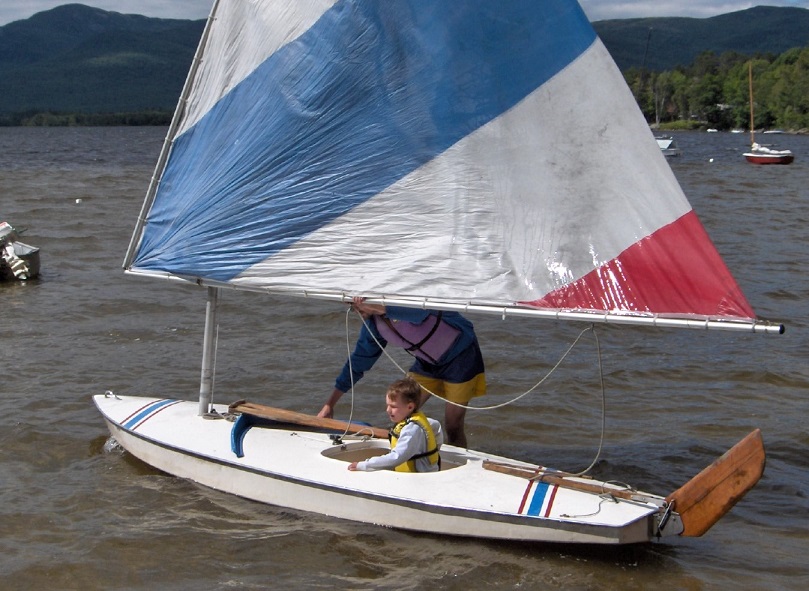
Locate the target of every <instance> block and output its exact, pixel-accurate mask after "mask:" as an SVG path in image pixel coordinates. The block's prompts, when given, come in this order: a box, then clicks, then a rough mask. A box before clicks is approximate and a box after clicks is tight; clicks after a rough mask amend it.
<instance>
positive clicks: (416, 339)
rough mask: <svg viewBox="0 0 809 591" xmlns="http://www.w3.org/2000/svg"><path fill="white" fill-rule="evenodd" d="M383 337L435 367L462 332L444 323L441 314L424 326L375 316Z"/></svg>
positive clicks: (423, 323)
mask: <svg viewBox="0 0 809 591" xmlns="http://www.w3.org/2000/svg"><path fill="white" fill-rule="evenodd" d="M374 323H375V324H376V329H377V330H378V331H379V334H380V335H382V338H384V339H385V340H386V341H387V342H388V343H391V344H392V345H395V346H397V347H401V348H402V349H404V350H405V351H407V352H408V353H410V354H411V355H413V356H414V357H418V358H419V359H421V360H422V361H426V362H427V363H430V364H433V365H435V364H436V363H438V360H439V359H441V357H443V356H444V354H445V353H446V352H447V351H449V349H450V347H452V345H453V344H454V343H455V341H456V340H457V338H458V335H460V334H461V331H460V330H458V329H457V328H455V327H453V326H450V325H449V324H447V323H446V322H444V321H443V320H441V312H439V313H438V314H437V315H432V314H431V315H430V316H428V317H427V319H426V320H425V321H424V322H422V323H421V324H413V323H412V322H406V321H404V320H399V321H396V320H390V319H389V318H387V317H385V316H374Z"/></svg>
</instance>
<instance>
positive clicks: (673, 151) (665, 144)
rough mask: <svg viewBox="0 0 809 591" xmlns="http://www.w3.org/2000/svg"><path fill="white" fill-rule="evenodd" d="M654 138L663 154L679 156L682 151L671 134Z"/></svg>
mask: <svg viewBox="0 0 809 591" xmlns="http://www.w3.org/2000/svg"><path fill="white" fill-rule="evenodd" d="M655 140H657V145H658V146H659V147H660V151H661V152H662V153H663V156H667V157H673V156H680V155H681V154H682V153H683V151H682V150H681V149H680V146H678V145H677V141H676V140H675V139H674V138H673V137H671V136H666V137H663V136H655Z"/></svg>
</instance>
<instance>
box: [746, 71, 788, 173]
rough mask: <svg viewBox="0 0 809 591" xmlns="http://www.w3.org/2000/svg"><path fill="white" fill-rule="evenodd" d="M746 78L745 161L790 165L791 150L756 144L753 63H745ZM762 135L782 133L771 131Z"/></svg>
mask: <svg viewBox="0 0 809 591" xmlns="http://www.w3.org/2000/svg"><path fill="white" fill-rule="evenodd" d="M747 78H748V84H749V86H750V151H749V152H745V153H744V157H745V159H746V160H747V161H748V162H749V163H751V164H792V162H793V161H794V160H795V155H794V154H793V153H792V151H791V150H773V149H771V148H769V147H767V146H762V145H761V144H759V143H757V142H756V131H755V129H756V126H755V123H754V122H753V62H748V63H747ZM764 133H783V131H780V130H771V131H765V132H764Z"/></svg>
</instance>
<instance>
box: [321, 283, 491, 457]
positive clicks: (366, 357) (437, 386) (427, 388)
mask: <svg viewBox="0 0 809 591" xmlns="http://www.w3.org/2000/svg"><path fill="white" fill-rule="evenodd" d="M352 307H353V308H354V309H355V310H356V311H357V312H359V313H360V315H361V316H362V317H363V319H364V320H365V322H364V323H363V326H362V329H360V335H359V337H358V339H357V343H356V345H355V347H354V351H353V352H352V353H351V358H350V364H349V362H348V361H346V363H345V365H344V366H343V371H342V372H341V373H340V375H339V376H338V377H337V380H336V381H335V385H334V390H333V391H332V393H331V396H330V397H329V399H328V400H327V401H326V404H325V405H324V406H323V408H322V409H321V411H320V413H318V416H319V417H323V418H332V417H333V415H334V407H335V405H336V404H337V401H338V400H340V397H341V396H342V395H343V394H344V393H345V392H347V391H348V390H349V389H350V388H351V385H352V383H356V382H358V381H359V380H360V379H361V378H362V376H363V375H364V374H365V372H366V371H368V370H370V369H371V368H372V367H373V365H374V363H376V360H377V359H379V357H380V356H381V355H382V348H383V347H385V346H386V345H387V344H388V343H390V344H392V345H395V346H397V347H401V348H403V349H404V350H405V351H407V352H408V353H410V354H411V355H412V356H413V357H414V360H413V365H412V366H411V367H410V371H409V374H408V375H409V376H410V377H412V378H413V379H415V380H416V381H417V382H418V383H419V384H421V386H422V387H423V389H424V392H423V393H422V400H421V404H420V405H419V407H420V406H421V405H423V404H424V402H425V401H426V400H427V398H429V396H430V394H435V395H437V396H439V397H441V398H443V399H444V400H446V401H447V403H446V407H445V410H444V426H445V428H446V432H447V440H448V441H449V443H451V444H453V445H457V446H459V447H467V443H466V433H465V432H464V419H465V417H466V405H468V403H469V401H470V400H472V398H475V397H477V396H482V395H483V394H485V393H486V376H485V374H484V367H483V355H482V353H481V352H480V346H479V345H478V339H477V335H476V334H475V330H474V327H473V326H472V323H471V322H469V320H467V319H466V318H464V317H463V316H461V315H460V314H459V313H457V312H439V311H436V310H422V309H416V308H404V307H400V306H383V305H380V304H368V303H366V302H365V301H364V298H354V301H353V304H352Z"/></svg>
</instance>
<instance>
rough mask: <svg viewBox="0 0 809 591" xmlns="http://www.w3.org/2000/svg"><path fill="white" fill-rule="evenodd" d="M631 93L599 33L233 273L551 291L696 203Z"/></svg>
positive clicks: (445, 290) (508, 296)
mask: <svg viewBox="0 0 809 591" xmlns="http://www.w3.org/2000/svg"><path fill="white" fill-rule="evenodd" d="M588 87H591V88H597V89H599V91H598V93H590V92H582V89H583V88H588ZM559 96H565V97H570V98H569V100H564V101H561V100H554V99H555V97H559ZM627 101H633V99H632V97H631V95H630V94H629V91H628V89H626V85H625V84H624V82H623V78H622V76H621V74H620V72H619V71H618V70H617V68H616V67H615V65H614V63H613V62H612V60H611V58H610V57H609V55H608V53H607V51H606V48H605V47H604V46H603V44H602V43H601V42H600V41H599V42H597V43H596V44H594V45H593V46H592V47H591V48H590V49H588V50H587V52H586V53H584V54H583V55H582V56H581V57H579V58H578V59H577V60H576V61H575V62H573V63H572V64H571V65H570V66H568V67H567V68H565V70H563V71H562V72H560V73H559V74H558V75H557V76H555V77H554V78H553V79H552V80H550V81H549V82H548V83H546V84H545V85H543V86H542V87H541V88H539V89H537V90H536V91H535V92H533V93H532V94H531V95H529V96H528V97H526V99H525V100H523V101H522V102H521V103H520V104H518V105H517V106H515V107H514V108H513V109H511V110H510V111H508V112H506V113H504V114H503V115H501V116H499V117H498V118H497V119H495V120H493V121H491V122H489V123H488V124H487V125H485V126H483V127H482V128H480V129H479V130H477V131H475V132H474V133H472V134H470V135H469V136H467V137H465V138H463V139H462V140H460V141H459V142H458V143H457V144H456V145H454V146H452V147H451V148H450V149H448V150H447V151H446V152H444V153H442V154H440V155H439V156H437V157H436V158H435V159H434V160H431V161H430V162H428V163H427V164H425V165H424V166H423V167H421V168H419V169H418V170H416V171H414V172H413V173H411V174H410V175H408V176H407V177H405V178H404V179H402V180H401V181H400V182H398V183H396V184H394V185H392V186H391V187H388V188H387V189H386V190H385V191H383V192H382V193H380V194H379V195H376V196H375V197H374V198H373V199H370V200H369V201H367V202H366V203H364V204H363V205H361V206H359V207H357V208H356V209H354V210H353V211H351V212H350V213H348V214H346V215H345V216H342V217H340V218H338V219H337V220H335V221H334V222H332V223H331V224H329V225H327V226H325V227H323V228H322V229H320V230H317V231H316V232H313V233H312V234H310V235H309V236H307V237H306V238H304V239H303V240H301V241H299V242H297V243H296V244H295V245H294V246H292V247H290V248H288V249H286V250H284V251H281V252H279V253H277V254H274V255H273V256H272V257H270V258H269V259H267V260H265V261H262V262H261V263H259V264H257V265H255V266H253V267H251V268H250V269H248V270H246V271H245V272H244V273H242V274H240V275H239V277H237V278H236V279H234V281H235V282H237V283H241V284H245V285H246V284H253V285H258V286H263V287H274V288H278V289H283V290H291V291H295V290H300V289H301V286H313V285H317V286H319V288H320V289H323V290H332V291H340V290H351V291H354V292H357V293H366V294H367V293H374V294H387V295H408V296H417V297H418V296H421V297H427V298H430V299H440V300H444V301H458V302H462V301H469V300H475V301H481V300H484V301H493V302H517V301H533V300H537V299H540V298H542V297H544V296H545V295H547V294H548V293H550V292H551V291H553V290H555V289H558V288H559V287H562V286H564V285H567V284H568V283H570V282H571V281H574V280H576V279H579V278H581V277H583V276H584V275H586V274H587V273H589V272H591V271H592V270H593V269H594V268H596V267H598V266H600V265H601V264H603V263H605V262H607V261H609V260H611V259H613V258H615V257H617V256H618V255H619V254H620V253H621V252H623V251H624V250H626V249H627V248H628V247H630V246H631V245H632V244H634V243H635V242H637V241H638V239H640V238H642V237H644V236H648V235H649V234H651V233H652V232H654V231H656V230H658V229H659V228H661V227H663V226H665V225H667V224H670V223H672V222H674V221H675V220H676V219H678V218H679V217H681V216H682V215H684V214H685V213H687V212H688V211H690V209H691V207H690V205H689V204H688V201H687V200H686V198H685V196H684V195H683V193H682V191H681V189H680V187H679V185H678V184H677V181H676V179H675V178H674V175H673V174H672V172H671V169H670V167H669V166H668V164H667V163H666V161H665V158H663V157H662V155H661V154H660V150H659V149H649V147H650V145H651V146H653V147H654V148H656V145H655V141H654V138H653V136H652V134H651V133H650V132H649V130H648V127H647V126H646V125H645V122H644V121H643V119H642V117H639V116H633V117H630V118H624V119H625V120H621V118H618V117H616V113H620V112H621V111H622V109H623V108H625V106H626V102H627ZM616 103H617V104H616ZM632 104H634V103H632ZM632 114H633V115H636V113H635V112H634V110H633V112H632ZM556 138H560V139H556ZM628 169H631V170H642V171H643V174H636V175H634V177H631V178H627V175H626V171H627V170H628ZM658 203H660V204H661V205H660V206H657V204H658ZM436 277H440V278H441V280H440V281H436V279H435V278H436Z"/></svg>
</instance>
